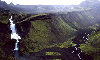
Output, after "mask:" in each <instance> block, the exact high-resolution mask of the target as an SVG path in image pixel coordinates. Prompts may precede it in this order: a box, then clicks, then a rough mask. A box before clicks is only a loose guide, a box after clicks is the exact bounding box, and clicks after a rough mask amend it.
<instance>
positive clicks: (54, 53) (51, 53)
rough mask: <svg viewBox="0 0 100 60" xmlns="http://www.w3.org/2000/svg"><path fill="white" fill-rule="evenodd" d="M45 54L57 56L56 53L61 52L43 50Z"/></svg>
mask: <svg viewBox="0 0 100 60" xmlns="http://www.w3.org/2000/svg"><path fill="white" fill-rule="evenodd" d="M45 55H56V56H58V55H61V54H60V53H58V52H45Z"/></svg>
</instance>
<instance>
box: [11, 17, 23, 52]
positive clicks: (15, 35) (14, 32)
mask: <svg viewBox="0 0 100 60" xmlns="http://www.w3.org/2000/svg"><path fill="white" fill-rule="evenodd" d="M9 20H10V29H11V30H12V33H11V39H15V40H16V43H15V48H14V50H16V51H17V50H18V42H19V39H21V37H20V36H19V35H18V34H17V32H16V29H15V24H14V23H13V21H12V16H11V18H10V19H9Z"/></svg>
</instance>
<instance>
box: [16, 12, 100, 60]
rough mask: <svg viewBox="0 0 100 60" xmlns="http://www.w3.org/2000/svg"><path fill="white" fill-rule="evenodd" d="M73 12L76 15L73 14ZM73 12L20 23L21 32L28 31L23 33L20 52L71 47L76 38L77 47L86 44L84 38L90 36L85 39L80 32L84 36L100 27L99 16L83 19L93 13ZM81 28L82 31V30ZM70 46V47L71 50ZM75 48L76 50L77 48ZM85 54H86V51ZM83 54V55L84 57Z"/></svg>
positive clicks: (26, 52)
mask: <svg viewBox="0 0 100 60" xmlns="http://www.w3.org/2000/svg"><path fill="white" fill-rule="evenodd" d="M72 13H73V14H76V15H73V14H72ZM72 13H68V14H66V15H63V14H61V15H60V14H59V15H56V14H54V15H53V16H52V15H51V19H47V20H35V21H32V20H31V21H28V20H27V21H24V22H22V23H19V24H18V26H19V27H20V28H17V30H19V33H22V34H23V33H24V32H25V30H26V31H27V32H25V34H23V35H24V36H23V38H22V40H21V41H20V44H19V46H20V52H21V53H22V54H26V55H27V54H28V53H32V52H39V51H41V50H45V49H46V48H47V49H49V48H51V49H52V47H60V48H68V47H70V48H71V47H72V46H74V45H75V44H76V43H75V41H72V39H73V40H76V42H77V43H78V46H77V49H79V47H80V48H81V46H79V45H80V44H85V42H86V41H84V39H87V38H88V37H85V38H84V39H83V38H82V36H80V33H82V34H83V36H84V34H85V33H86V34H87V32H88V33H89V32H92V31H96V30H97V29H99V23H97V21H98V19H99V18H96V19H93V18H92V17H86V19H83V18H85V17H84V16H88V15H89V16H90V15H91V14H89V13H87V12H81V13H78V12H75V13H74V12H72ZM83 13H85V14H84V15H81V14H83ZM87 14H88V15H87ZM77 15H78V16H77ZM80 15H81V18H80ZM76 16H77V17H76ZM92 16H95V15H92ZM71 17H72V18H71ZM70 18H71V19H70ZM74 18H75V19H74ZM76 18H79V20H81V21H78V20H77V19H76ZM91 19H92V20H91ZM72 20H73V21H74V22H73V21H72ZM87 20H91V22H92V23H91V22H88V21H87ZM86 21H87V22H88V23H87V22H86ZM79 22H80V23H79ZM81 23H84V24H81ZM18 26H16V27H18ZM81 29H82V31H81V32H80V30H81ZM84 31H85V32H84ZM78 35H79V36H78ZM80 37H81V38H80ZM74 38H75V39H74ZM82 42H83V43H82ZM70 48H68V49H69V50H70ZM61 50H62V49H61ZM73 50H75V48H74V49H73ZM79 51H80V50H79ZM45 52H46V51H45ZM71 52H73V51H71ZM76 52H77V51H76ZM80 52H81V51H80ZM33 55H34V53H33ZM73 55H74V54H73ZM80 55H81V54H80ZM83 55H84V56H85V53H84V54H83ZM83 55H82V57H83V58H84V56H83ZM75 56H77V57H78V58H79V56H78V53H75ZM87 57H89V55H86V57H85V58H84V59H87ZM92 57H93V56H92ZM92 57H91V56H90V58H89V59H92Z"/></svg>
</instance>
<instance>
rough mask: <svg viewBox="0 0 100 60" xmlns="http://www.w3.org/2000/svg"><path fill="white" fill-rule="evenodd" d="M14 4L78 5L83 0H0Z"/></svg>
mask: <svg viewBox="0 0 100 60" xmlns="http://www.w3.org/2000/svg"><path fill="white" fill-rule="evenodd" d="M1 1H6V2H7V3H8V4H9V3H11V2H13V3H14V4H15V5H16V4H20V5H78V4H80V3H81V2H82V1H85V0H1Z"/></svg>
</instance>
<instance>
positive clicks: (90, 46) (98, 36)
mask: <svg viewBox="0 0 100 60" xmlns="http://www.w3.org/2000/svg"><path fill="white" fill-rule="evenodd" d="M88 39H89V40H88V41H87V42H86V44H81V45H80V49H81V50H82V51H83V52H85V53H86V54H89V55H92V56H93V57H94V60H100V57H99V56H100V53H99V52H100V31H98V32H93V33H92V34H91V35H90V36H89V37H88Z"/></svg>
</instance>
